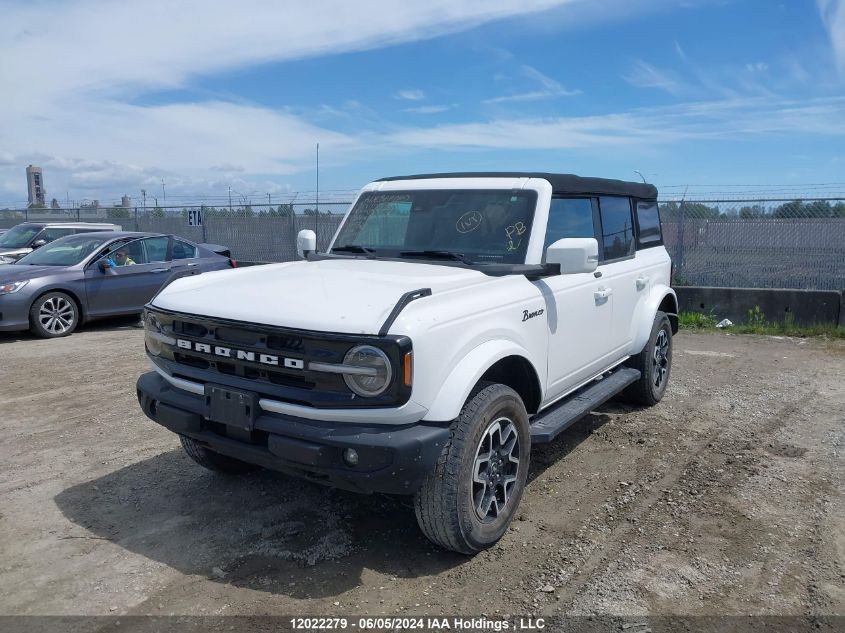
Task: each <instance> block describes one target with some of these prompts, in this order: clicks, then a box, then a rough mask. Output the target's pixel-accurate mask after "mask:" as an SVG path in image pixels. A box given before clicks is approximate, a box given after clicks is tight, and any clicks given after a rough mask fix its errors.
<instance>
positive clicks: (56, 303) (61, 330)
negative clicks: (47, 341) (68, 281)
mask: <svg viewBox="0 0 845 633" xmlns="http://www.w3.org/2000/svg"><path fill="white" fill-rule="evenodd" d="M50 314H53V315H56V316H55V317H53V318H52V320H51V316H49V315H50ZM80 314H81V313H80V310H79V305H77V303H76V301H75V300H74V299H73V297H71V296H70V295H68V294H66V293H64V292H58V291H54V292H47V293H45V294H43V295H41V296H40V297H38V298H37V299H36V300H35V301H33V303H32V306H30V308H29V330H30V332H32V333H33V334H35V336H39V337H41V338H60V337H62V336H69V335H71V334H73V332H74V331H75V330H76V328H77V326H78V325H79V320H80ZM59 317H61V319H59Z"/></svg>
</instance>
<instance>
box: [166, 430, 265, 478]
mask: <svg viewBox="0 0 845 633" xmlns="http://www.w3.org/2000/svg"><path fill="white" fill-rule="evenodd" d="M179 441H180V442H182V448H183V449H185V452H186V453H187V454H188V457H190V458H191V459H193V460H194V461H195V462H196V463H197V464H199V465H200V466H203V467H205V468H208V469H209V470H213V471H214V472H217V473H226V474H228V475H242V474H243V473H250V472H252V471H255V470H258V469H259V468H261V467H260V466H256V465H255V464H249V463H247V462H242V461H241V460H239V459H235V458H234V457H229V456H228V455H221V454H220V453H215V452H214V451H212V450H209V449H207V448H206V447H205V446H203V445H202V444H200V443H199V442H197V441H196V440H195V439H193V438H190V437H187V436H185V435H180V436H179Z"/></svg>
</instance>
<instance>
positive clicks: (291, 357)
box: [148, 309, 411, 408]
mask: <svg viewBox="0 0 845 633" xmlns="http://www.w3.org/2000/svg"><path fill="white" fill-rule="evenodd" d="M148 311H149V318H151V319H153V320H154V321H153V322H154V323H155V325H156V326H157V327H159V328H160V329H161V331H162V333H163V334H165V335H166V336H172V337H173V338H175V339H176V344H174V345H168V344H162V349H161V350H160V351H159V352H158V353H157V354H156V359H155V360H156V362H157V363H159V364H160V365H162V366H163V368H164V369H166V370H167V371H168V373H170V374H172V375H174V376H178V377H180V378H184V379H185V380H189V381H193V382H199V383H202V384H209V383H218V384H221V385H226V386H229V387H231V388H233V389H243V390H246V391H252V392H255V393H257V394H259V396H260V397H266V398H270V399H274V400H280V401H284V402H290V403H292V404H301V405H305V406H312V407H318V408H348V407H388V406H397V405H401V404H404V403H405V402H407V400H408V397H409V396H410V389H409V388H407V387H405V386H404V385H403V384H402V383H401V381H399V380H394V384H393V385H392V386H391V387H390V388H388V390H387V391H385V392H384V393H383V394H381V395H380V396H378V397H376V398H373V399H367V400H364V399H362V398H359V397H356V396H355V395H354V394H353V393H352V392H351V391H350V390H349V388H348V387H347V386H346V383H345V382H344V380H343V376H342V375H341V374H336V373H330V372H322V371H311V370H310V369H309V363H311V362H320V363H330V364H340V363H342V362H343V359H344V357H345V355H346V353H347V352H348V351H349V350H350V349H351V348H352V347H353V346H355V345H360V344H370V345H377V346H379V347H380V348H381V349H383V350H384V351H385V353H386V354H387V355H388V357H389V358H390V360H391V362H392V363H393V365H394V367H400V366H401V358H402V357H403V355H404V353H405V352H406V351H410V348H411V347H410V341H409V340H408V339H407V338H406V337H389V336H385V337H377V336H362V335H343V334H334V333H326V332H309V331H304V330H294V329H288V328H281V327H273V326H264V325H254V324H247V323H239V322H236V321H228V320H223V319H214V318H209V317H200V316H193V315H191V316H188V315H183V314H176V313H168V312H164V311H159V310H156V309H148ZM396 374H397V372H394V375H396Z"/></svg>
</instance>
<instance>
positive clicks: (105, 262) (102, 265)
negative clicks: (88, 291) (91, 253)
mask: <svg viewBox="0 0 845 633" xmlns="http://www.w3.org/2000/svg"><path fill="white" fill-rule="evenodd" d="M97 268H99V269H100V270H102V271H103V272H106V271H107V270H108V269H109V268H111V266H110V265H109V260H108V259H106V258H105V257H103V258H102V259H101V260H100V261H98V262H97Z"/></svg>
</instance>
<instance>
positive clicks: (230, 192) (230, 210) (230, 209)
mask: <svg viewBox="0 0 845 633" xmlns="http://www.w3.org/2000/svg"><path fill="white" fill-rule="evenodd" d="M229 213H232V186H231V185H229Z"/></svg>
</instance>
